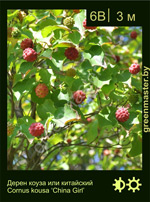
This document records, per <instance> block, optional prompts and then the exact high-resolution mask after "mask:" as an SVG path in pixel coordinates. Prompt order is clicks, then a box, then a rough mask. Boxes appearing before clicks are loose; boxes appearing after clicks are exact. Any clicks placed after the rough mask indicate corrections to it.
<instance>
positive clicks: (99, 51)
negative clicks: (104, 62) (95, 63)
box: [88, 45, 103, 57]
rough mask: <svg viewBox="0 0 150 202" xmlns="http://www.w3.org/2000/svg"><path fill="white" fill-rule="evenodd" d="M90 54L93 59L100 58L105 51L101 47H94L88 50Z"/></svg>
mask: <svg viewBox="0 0 150 202" xmlns="http://www.w3.org/2000/svg"><path fill="white" fill-rule="evenodd" d="M88 52H89V53H90V54H91V55H92V57H93V56H95V55H98V56H100V55H101V54H102V52H103V49H102V48H101V46H98V45H94V46H92V47H91V48H90V49H89V50H88Z"/></svg>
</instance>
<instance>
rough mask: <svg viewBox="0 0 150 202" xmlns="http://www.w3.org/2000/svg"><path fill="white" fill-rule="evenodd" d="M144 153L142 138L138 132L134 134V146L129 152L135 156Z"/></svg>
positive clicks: (131, 155) (130, 155)
mask: <svg viewBox="0 0 150 202" xmlns="http://www.w3.org/2000/svg"><path fill="white" fill-rule="evenodd" d="M141 153H142V140H141V138H140V137H139V136H138V134H136V133H135V134H134V139H133V141H132V148H131V150H130V152H129V154H128V156H129V157H135V156H138V155H140V154H141Z"/></svg>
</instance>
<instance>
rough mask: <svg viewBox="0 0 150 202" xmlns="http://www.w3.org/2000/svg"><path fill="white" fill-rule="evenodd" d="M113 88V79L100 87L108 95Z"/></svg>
mask: <svg viewBox="0 0 150 202" xmlns="http://www.w3.org/2000/svg"><path fill="white" fill-rule="evenodd" d="M114 88H115V84H114V81H110V83H109V84H106V85H104V86H103V87H102V91H103V93H104V94H106V95H108V94H109V93H110V92H111V91H112V90H113V89H114Z"/></svg>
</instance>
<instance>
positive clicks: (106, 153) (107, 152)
mask: <svg viewBox="0 0 150 202" xmlns="http://www.w3.org/2000/svg"><path fill="white" fill-rule="evenodd" d="M110 153H111V152H110V150H108V149H105V150H104V151H103V155H104V156H109V155H110Z"/></svg>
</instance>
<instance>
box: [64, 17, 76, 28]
mask: <svg viewBox="0 0 150 202" xmlns="http://www.w3.org/2000/svg"><path fill="white" fill-rule="evenodd" d="M74 23H75V21H74V19H73V18H72V17H67V18H65V19H64V20H63V24H64V25H65V26H67V27H69V28H72V27H73V25H74Z"/></svg>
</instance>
